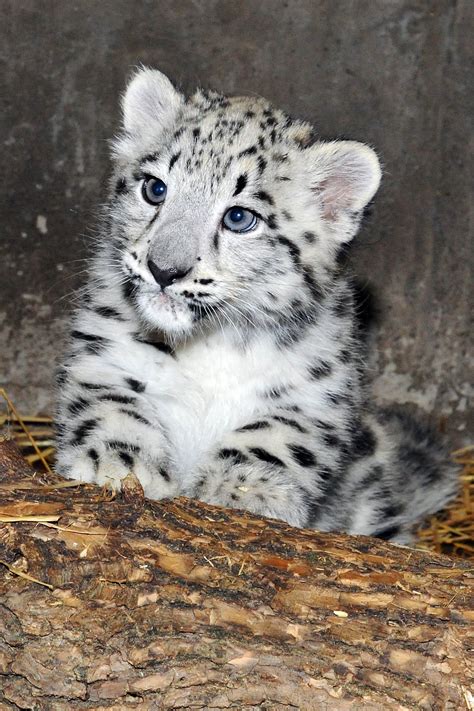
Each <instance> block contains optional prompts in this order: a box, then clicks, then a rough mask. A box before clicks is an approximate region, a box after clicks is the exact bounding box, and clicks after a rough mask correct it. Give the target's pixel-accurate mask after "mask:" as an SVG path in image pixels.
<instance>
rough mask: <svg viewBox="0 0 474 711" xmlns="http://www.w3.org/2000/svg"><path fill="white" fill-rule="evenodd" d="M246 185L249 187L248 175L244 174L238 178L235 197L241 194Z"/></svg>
mask: <svg viewBox="0 0 474 711" xmlns="http://www.w3.org/2000/svg"><path fill="white" fill-rule="evenodd" d="M246 185H247V174H246V173H243V174H242V175H239V177H238V178H237V185H236V186H235V190H234V197H235V196H236V195H238V194H239V193H241V192H242V190H243V189H244V188H245V186H246Z"/></svg>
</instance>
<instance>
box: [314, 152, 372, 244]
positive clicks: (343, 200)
mask: <svg viewBox="0 0 474 711" xmlns="http://www.w3.org/2000/svg"><path fill="white" fill-rule="evenodd" d="M304 152H305V154H306V159H307V160H308V158H310V181H311V189H312V191H313V193H314V194H315V195H316V199H317V203H318V208H319V212H320V218H321V220H322V224H323V227H324V229H325V231H326V232H327V233H328V234H329V235H331V236H333V237H335V238H336V239H337V240H338V241H339V242H349V241H350V240H351V239H352V238H353V237H354V235H355V233H356V232H357V228H358V226H359V222H360V218H361V214H362V210H363V209H364V207H365V206H366V205H367V203H368V202H369V201H370V200H371V199H372V198H373V196H374V195H375V193H376V191H377V188H378V187H379V184H380V178H381V176H382V171H381V169H380V163H379V160H378V158H377V155H376V154H375V151H373V150H372V148H369V146H366V145H364V144H363V143H358V142H357V141H333V142H331V143H316V144H314V145H312V146H311V147H309V148H306V149H305V151H304Z"/></svg>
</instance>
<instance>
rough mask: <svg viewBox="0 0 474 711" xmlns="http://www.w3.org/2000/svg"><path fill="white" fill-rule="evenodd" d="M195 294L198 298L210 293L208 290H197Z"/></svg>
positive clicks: (203, 297)
mask: <svg viewBox="0 0 474 711" xmlns="http://www.w3.org/2000/svg"><path fill="white" fill-rule="evenodd" d="M196 296H197V297H198V298H199V299H205V298H206V296H210V293H209V292H208V291H198V293H197V294H196Z"/></svg>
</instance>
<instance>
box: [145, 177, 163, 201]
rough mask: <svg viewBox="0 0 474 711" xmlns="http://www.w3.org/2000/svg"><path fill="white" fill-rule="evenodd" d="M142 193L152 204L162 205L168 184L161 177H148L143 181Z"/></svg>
mask: <svg viewBox="0 0 474 711" xmlns="http://www.w3.org/2000/svg"><path fill="white" fill-rule="evenodd" d="M142 195H143V197H144V199H145V200H146V201H147V202H149V203H150V205H160V204H161V203H162V202H164V199H165V197H166V185H165V184H164V182H163V181H162V180H160V179H159V178H152V177H147V178H145V179H144V181H143V183H142Z"/></svg>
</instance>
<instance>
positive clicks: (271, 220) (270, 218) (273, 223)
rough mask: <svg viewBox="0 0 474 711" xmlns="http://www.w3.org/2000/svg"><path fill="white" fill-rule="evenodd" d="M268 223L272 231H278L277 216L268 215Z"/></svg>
mask: <svg viewBox="0 0 474 711" xmlns="http://www.w3.org/2000/svg"><path fill="white" fill-rule="evenodd" d="M266 222H267V225H268V226H269V228H270V229H271V230H277V229H278V220H277V218H276V215H275V214H274V213H272V214H271V215H268V217H267V220H266Z"/></svg>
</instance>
